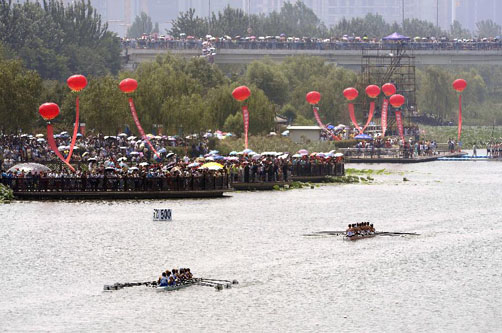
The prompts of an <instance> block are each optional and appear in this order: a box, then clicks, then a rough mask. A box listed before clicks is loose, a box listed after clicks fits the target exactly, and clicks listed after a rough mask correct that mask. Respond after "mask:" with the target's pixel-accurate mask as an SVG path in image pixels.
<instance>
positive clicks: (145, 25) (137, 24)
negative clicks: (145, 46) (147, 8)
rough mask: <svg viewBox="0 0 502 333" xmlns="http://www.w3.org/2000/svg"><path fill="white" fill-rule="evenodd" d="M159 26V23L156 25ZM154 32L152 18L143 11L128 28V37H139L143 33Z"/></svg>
mask: <svg viewBox="0 0 502 333" xmlns="http://www.w3.org/2000/svg"><path fill="white" fill-rule="evenodd" d="M156 26H157V28H158V24H157V25H156ZM152 32H153V23H152V18H151V17H150V16H148V15H147V14H146V13H145V12H141V14H139V15H138V16H136V18H135V19H134V22H133V24H132V25H131V26H130V27H129V28H128V29H127V37H129V38H139V37H141V36H142V35H143V34H147V35H149V34H151V33H152Z"/></svg>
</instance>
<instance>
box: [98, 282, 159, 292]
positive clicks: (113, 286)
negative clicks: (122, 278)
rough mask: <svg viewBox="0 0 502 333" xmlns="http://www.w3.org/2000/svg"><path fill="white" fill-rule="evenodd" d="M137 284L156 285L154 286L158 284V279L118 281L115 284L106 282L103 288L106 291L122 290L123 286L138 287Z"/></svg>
mask: <svg viewBox="0 0 502 333" xmlns="http://www.w3.org/2000/svg"><path fill="white" fill-rule="evenodd" d="M137 286H147V287H154V286H157V281H145V282H129V283H119V282H117V283H115V284H105V285H104V286H103V290H105V291H111V290H120V289H122V288H127V287H137Z"/></svg>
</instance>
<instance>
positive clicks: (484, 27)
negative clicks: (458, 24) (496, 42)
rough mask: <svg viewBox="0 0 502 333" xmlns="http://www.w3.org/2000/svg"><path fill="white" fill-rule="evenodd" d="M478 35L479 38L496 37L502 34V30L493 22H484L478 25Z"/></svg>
mask: <svg viewBox="0 0 502 333" xmlns="http://www.w3.org/2000/svg"><path fill="white" fill-rule="evenodd" d="M476 33H477V35H478V36H479V37H496V36H500V35H501V34H502V28H501V26H500V25H498V24H497V23H495V22H493V21H492V20H483V21H479V22H477V23H476Z"/></svg>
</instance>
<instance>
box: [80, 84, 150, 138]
mask: <svg viewBox="0 0 502 333" xmlns="http://www.w3.org/2000/svg"><path fill="white" fill-rule="evenodd" d="M131 96H132V97H135V94H132V95H131ZM127 97H128V96H125V95H124V94H123V93H122V92H121V91H120V90H119V89H118V81H117V79H116V78H114V77H112V76H110V75H107V76H105V77H101V78H90V79H89V84H88V86H87V87H86V88H85V90H83V91H82V93H81V98H80V109H81V110H82V116H81V122H85V123H86V125H87V128H89V129H92V130H94V131H96V132H97V133H104V134H108V135H115V134H117V133H118V132H119V131H121V130H122V129H123V126H124V125H125V124H128V125H129V127H130V128H136V126H133V124H134V122H133V120H132V116H131V113H130V111H129V105H128V104H127ZM137 111H138V117H139V119H140V120H142V117H143V112H142V111H143V110H142V109H138V110H137Z"/></svg>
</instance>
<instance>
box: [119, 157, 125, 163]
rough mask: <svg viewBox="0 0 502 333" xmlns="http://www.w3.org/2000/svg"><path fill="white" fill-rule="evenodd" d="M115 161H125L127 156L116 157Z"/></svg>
mask: <svg viewBox="0 0 502 333" xmlns="http://www.w3.org/2000/svg"><path fill="white" fill-rule="evenodd" d="M117 161H119V162H121V161H127V157H120V158H119V159H117Z"/></svg>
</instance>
